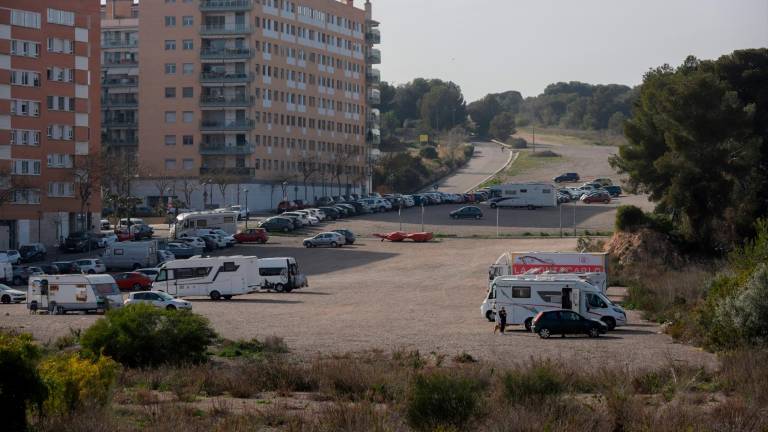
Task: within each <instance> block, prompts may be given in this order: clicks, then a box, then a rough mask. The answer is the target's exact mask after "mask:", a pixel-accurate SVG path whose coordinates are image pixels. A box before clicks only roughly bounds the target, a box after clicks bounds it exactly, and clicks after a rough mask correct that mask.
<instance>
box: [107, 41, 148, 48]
mask: <svg viewBox="0 0 768 432" xmlns="http://www.w3.org/2000/svg"><path fill="white" fill-rule="evenodd" d="M101 47H102V48H103V49H111V48H138V47H139V41H137V40H120V39H112V40H103V41H101Z"/></svg>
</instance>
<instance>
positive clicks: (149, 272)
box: [136, 268, 160, 282]
mask: <svg viewBox="0 0 768 432" xmlns="http://www.w3.org/2000/svg"><path fill="white" fill-rule="evenodd" d="M136 273H141V274H143V275H144V276H146V277H148V278H149V279H151V280H152V281H153V282H154V280H155V278H156V277H157V274H158V273H160V269H157V268H140V269H137V270H136Z"/></svg>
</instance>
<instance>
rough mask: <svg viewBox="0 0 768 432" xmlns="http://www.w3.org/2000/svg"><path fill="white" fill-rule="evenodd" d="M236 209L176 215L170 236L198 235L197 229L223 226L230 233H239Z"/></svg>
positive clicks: (175, 237)
mask: <svg viewBox="0 0 768 432" xmlns="http://www.w3.org/2000/svg"><path fill="white" fill-rule="evenodd" d="M237 216H238V213H237V212H235V211H225V210H220V211H204V212H193V213H184V214H180V215H178V216H176V223H175V224H173V225H172V226H171V234H170V237H171V238H174V239H178V238H182V237H189V236H193V237H196V236H198V234H197V230H199V229H203V228H221V229H222V230H224V231H225V232H226V233H227V234H229V235H234V234H235V233H237Z"/></svg>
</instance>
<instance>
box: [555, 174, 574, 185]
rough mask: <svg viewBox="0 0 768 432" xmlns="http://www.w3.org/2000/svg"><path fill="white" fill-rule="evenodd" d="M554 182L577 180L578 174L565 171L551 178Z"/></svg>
mask: <svg viewBox="0 0 768 432" xmlns="http://www.w3.org/2000/svg"><path fill="white" fill-rule="evenodd" d="M552 181H554V182H555V183H562V182H577V181H579V175H578V174H577V173H565V174H560V175H559V176H557V177H555V178H553V179H552Z"/></svg>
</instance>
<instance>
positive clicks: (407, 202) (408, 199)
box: [401, 195, 416, 207]
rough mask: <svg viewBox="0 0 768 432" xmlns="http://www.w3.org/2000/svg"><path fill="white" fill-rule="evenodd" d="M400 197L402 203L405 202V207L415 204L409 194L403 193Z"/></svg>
mask: <svg viewBox="0 0 768 432" xmlns="http://www.w3.org/2000/svg"><path fill="white" fill-rule="evenodd" d="M401 198H402V199H403V204H405V206H406V207H413V206H415V205H416V201H415V200H414V199H413V197H412V196H410V195H403V196H402V197H401Z"/></svg>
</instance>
